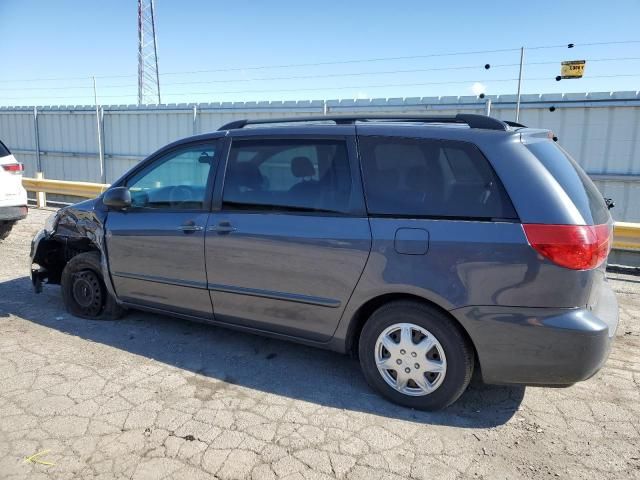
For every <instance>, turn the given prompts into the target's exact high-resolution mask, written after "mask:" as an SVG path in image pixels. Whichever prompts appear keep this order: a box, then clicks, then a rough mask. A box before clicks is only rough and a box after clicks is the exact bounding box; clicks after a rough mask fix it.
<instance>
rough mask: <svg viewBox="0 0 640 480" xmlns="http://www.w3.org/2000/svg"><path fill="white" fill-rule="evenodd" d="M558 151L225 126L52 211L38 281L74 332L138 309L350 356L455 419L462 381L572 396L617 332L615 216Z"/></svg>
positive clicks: (295, 126) (387, 125) (483, 139)
mask: <svg viewBox="0 0 640 480" xmlns="http://www.w3.org/2000/svg"><path fill="white" fill-rule="evenodd" d="M554 140H555V139H554V138H553V134H552V133H551V132H549V131H547V130H537V129H529V128H526V127H523V126H521V125H517V124H508V123H505V122H501V121H499V120H496V119H493V118H490V117H485V116H480V115H464V114H459V115H456V116H453V117H422V116H411V117H408V116H398V115H395V116H393V117H384V116H375V115H372V116H337V117H320V118H318V117H314V118H302V119H300V118H291V119H283V120H274V119H265V120H255V121H248V120H241V121H235V122H232V123H230V124H227V125H225V126H223V127H221V128H220V130H219V131H217V132H214V133H211V134H206V135H199V136H196V137H191V138H186V139H183V140H180V141H177V142H175V143H172V144H171V145H168V146H166V147H164V148H162V149H160V150H159V151H157V152H156V153H154V154H152V155H151V156H150V157H149V158H147V159H146V160H144V161H143V162H141V163H140V164H139V165H137V166H136V167H134V168H133V169H131V170H130V171H129V172H128V173H126V174H125V175H124V176H123V177H122V178H120V179H119V180H118V181H116V182H115V183H114V184H113V185H112V186H111V187H110V188H109V189H108V190H107V191H106V192H105V193H104V194H103V195H101V196H100V197H98V198H96V199H94V200H89V201H85V202H82V203H79V204H76V205H73V206H70V207H67V208H64V209H61V210H60V211H59V212H57V214H56V215H55V216H53V217H52V218H51V219H50V220H49V221H48V222H47V226H46V228H45V229H44V230H43V231H41V232H40V233H38V235H37V236H36V237H35V238H34V240H33V243H32V251H31V257H32V261H33V268H32V280H33V284H34V286H35V288H36V291H39V290H40V289H41V288H42V284H43V283H44V282H45V281H46V282H47V283H52V284H60V285H61V287H62V295H63V299H64V303H65V305H66V307H67V309H68V310H69V311H70V312H71V313H72V314H74V315H76V316H79V317H83V318H89V319H94V318H117V317H119V316H120V315H121V314H122V313H123V311H124V310H125V309H127V308H135V309H141V310H146V311H150V312H157V313H163V314H165V313H166V314H171V315H175V316H178V317H182V318H185V319H192V320H198V321H205V322H210V323H212V324H215V325H221V326H228V327H232V328H237V329H241V330H245V331H250V332H254V333H261V334H265V335H271V336H274V337H278V338H283V339H291V340H294V341H298V342H302V343H305V344H308V345H314V346H318V347H323V348H329V349H332V350H335V351H338V352H344V353H351V354H354V355H357V356H358V357H359V359H360V363H361V365H362V370H363V372H364V376H365V377H366V379H367V381H368V382H369V384H370V385H371V386H372V387H373V388H375V389H376V390H377V391H379V392H380V393H381V394H382V395H384V396H385V397H387V398H389V399H390V400H392V401H394V402H397V403H399V404H402V405H406V406H409V407H413V408H421V409H436V408H442V407H445V406H447V405H449V404H451V403H452V402H454V401H455V400H456V399H457V398H458V397H459V396H460V395H461V394H462V393H463V392H464V390H465V388H466V387H467V385H468V383H469V381H470V379H471V375H472V373H473V371H474V369H476V370H478V371H479V374H480V376H481V378H482V379H483V381H485V382H487V383H505V384H527V385H555V386H559V385H570V384H572V383H575V382H577V381H580V380H584V379H587V378H589V377H590V376H592V375H593V374H594V373H595V372H596V371H597V370H598V369H599V368H600V367H601V366H602V364H603V363H604V361H605V359H606V357H607V355H608V352H609V348H610V344H611V340H612V338H613V337H614V335H615V331H616V327H617V323H618V306H617V301H616V298H615V296H614V294H613V292H612V290H611V288H610V287H609V286H608V284H607V282H606V279H605V264H606V258H607V255H608V253H609V250H610V247H611V241H612V230H613V221H612V219H611V216H610V214H609V210H608V204H607V203H606V202H605V200H604V199H603V198H602V196H601V195H600V194H599V192H598V190H597V189H596V187H595V186H594V184H593V183H592V182H591V180H590V179H589V178H588V176H587V175H586V174H585V173H584V171H583V170H582V169H581V168H580V167H579V166H578V164H577V163H576V162H575V161H574V160H573V159H572V158H571V157H570V156H569V155H568V154H567V152H565V151H564V150H563V149H562V148H561V147H559V146H558V144H557V143H556V142H555V141H554ZM105 328H106V327H105Z"/></svg>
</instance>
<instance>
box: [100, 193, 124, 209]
mask: <svg viewBox="0 0 640 480" xmlns="http://www.w3.org/2000/svg"><path fill="white" fill-rule="evenodd" d="M102 203H104V204H105V205H106V206H107V207H109V208H113V209H114V210H124V209H126V208H129V207H130V206H131V192H130V191H129V189H128V188H127V187H115V188H111V189H109V190H107V191H106V192H104V196H103V197H102Z"/></svg>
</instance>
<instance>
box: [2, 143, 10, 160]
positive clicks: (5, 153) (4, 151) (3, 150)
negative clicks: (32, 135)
mask: <svg viewBox="0 0 640 480" xmlns="http://www.w3.org/2000/svg"><path fill="white" fill-rule="evenodd" d="M7 155H11V152H10V151H9V149H8V148H7V147H5V145H4V143H2V142H0V157H6V156H7Z"/></svg>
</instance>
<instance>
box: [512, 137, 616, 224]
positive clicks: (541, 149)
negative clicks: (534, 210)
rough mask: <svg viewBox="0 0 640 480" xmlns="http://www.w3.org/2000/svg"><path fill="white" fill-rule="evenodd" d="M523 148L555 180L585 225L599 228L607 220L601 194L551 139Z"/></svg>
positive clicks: (606, 211) (607, 215)
mask: <svg viewBox="0 0 640 480" xmlns="http://www.w3.org/2000/svg"><path fill="white" fill-rule="evenodd" d="M525 145H526V147H527V148H528V149H529V150H530V151H531V152H532V153H533V154H534V155H535V156H536V157H537V158H538V160H540V162H541V163H542V164H543V165H544V166H545V168H546V169H547V170H548V171H549V173H551V175H553V176H554V178H555V179H556V180H557V181H558V183H559V184H560V186H561V187H562V188H563V189H564V191H565V192H566V193H567V195H568V196H569V198H571V200H573V203H574V204H575V206H576V208H577V209H578V211H579V212H580V214H581V215H582V217H583V218H584V220H585V221H586V222H587V223H589V224H593V225H600V224H603V223H607V222H608V221H609V209H608V208H607V205H606V204H605V202H604V198H603V197H602V194H601V193H600V192H599V191H598V188H597V187H596V186H595V185H594V184H593V182H592V181H591V179H590V178H589V176H588V175H587V174H586V173H585V172H584V170H583V169H582V168H581V167H580V165H578V163H577V162H576V161H575V160H574V159H573V158H571V156H570V155H569V154H568V153H567V152H566V151H564V150H563V149H562V148H561V147H560V146H559V145H558V144H557V143H555V142H552V141H550V140H544V141H540V142H532V143H529V144H525Z"/></svg>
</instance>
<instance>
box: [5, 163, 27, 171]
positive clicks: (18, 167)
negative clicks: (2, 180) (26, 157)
mask: <svg viewBox="0 0 640 480" xmlns="http://www.w3.org/2000/svg"><path fill="white" fill-rule="evenodd" d="M2 169H3V170H4V171H5V172H9V173H22V172H23V171H24V165H23V164H21V163H8V164H6V165H2Z"/></svg>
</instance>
